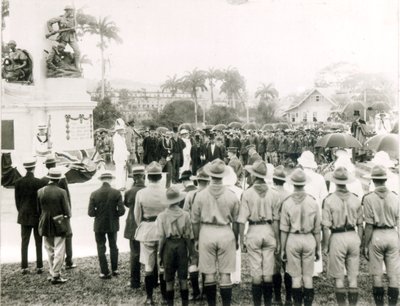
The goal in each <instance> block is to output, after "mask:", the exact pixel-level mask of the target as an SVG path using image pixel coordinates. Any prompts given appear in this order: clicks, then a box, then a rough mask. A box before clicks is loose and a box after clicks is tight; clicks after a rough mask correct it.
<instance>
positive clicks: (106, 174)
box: [50, 169, 115, 181]
mask: <svg viewBox="0 0 400 306" xmlns="http://www.w3.org/2000/svg"><path fill="white" fill-rule="evenodd" d="M50 170H51V169H50ZM114 178H115V176H114V175H112V173H111V172H109V171H105V172H103V173H102V174H101V175H100V176H99V180H100V181H102V180H112V179H114Z"/></svg>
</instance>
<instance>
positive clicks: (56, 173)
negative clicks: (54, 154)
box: [46, 168, 63, 180]
mask: <svg viewBox="0 0 400 306" xmlns="http://www.w3.org/2000/svg"><path fill="white" fill-rule="evenodd" d="M46 177H47V178H49V179H51V180H59V179H62V178H63V175H62V172H61V170H60V169H57V168H51V169H50V170H49V173H47V175H46Z"/></svg>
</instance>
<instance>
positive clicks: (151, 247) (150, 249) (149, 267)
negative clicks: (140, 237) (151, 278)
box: [139, 241, 158, 272]
mask: <svg viewBox="0 0 400 306" xmlns="http://www.w3.org/2000/svg"><path fill="white" fill-rule="evenodd" d="M157 249H158V241H141V242H140V259H139V261H140V263H142V264H143V265H144V270H145V272H151V271H153V270H154V267H155V265H156V264H157Z"/></svg>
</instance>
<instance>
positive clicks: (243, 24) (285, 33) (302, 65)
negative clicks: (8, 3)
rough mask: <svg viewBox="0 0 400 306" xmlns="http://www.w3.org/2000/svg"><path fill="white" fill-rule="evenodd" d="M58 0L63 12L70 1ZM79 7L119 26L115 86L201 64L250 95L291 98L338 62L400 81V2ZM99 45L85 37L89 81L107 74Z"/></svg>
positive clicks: (155, 0)
mask: <svg viewBox="0 0 400 306" xmlns="http://www.w3.org/2000/svg"><path fill="white" fill-rule="evenodd" d="M57 1H58V0H57ZM71 1H72V0H71ZM52 2H53V3H52V5H54V2H55V1H52ZM59 2H60V9H61V10H60V11H61V12H62V7H63V6H64V4H66V3H68V1H61V0H60V1H59ZM74 2H75V3H74V5H75V6H76V7H84V8H85V11H86V12H87V13H90V14H93V15H95V16H110V18H111V19H112V20H114V21H115V22H116V24H117V25H118V26H119V27H120V30H121V31H120V36H121V37H122V38H123V40H124V42H123V44H121V45H116V44H115V43H111V45H110V48H109V49H108V50H107V56H108V57H109V58H110V62H111V68H110V70H109V71H108V79H112V78H122V79H130V80H132V81H135V82H143V83H155V84H160V83H162V82H163V81H164V80H165V79H166V77H167V75H174V74H175V73H176V74H178V76H179V75H182V74H183V73H184V72H185V71H188V70H192V69H193V68H194V67H198V68H200V69H208V68H209V67H215V68H225V67H228V66H232V67H237V68H238V69H239V71H240V72H241V73H242V74H243V75H244V76H245V78H246V81H247V87H248V89H249V90H250V91H251V92H253V91H254V90H255V89H256V88H257V86H258V85H260V83H262V82H264V83H270V82H272V83H274V84H275V86H276V88H277V89H278V90H279V91H280V93H281V95H285V94H288V93H291V92H295V91H299V90H301V89H304V88H308V87H310V86H312V82H313V79H314V76H315V73H316V72H317V71H318V70H320V69H321V68H323V67H325V66H326V65H329V64H331V63H333V62H338V61H348V62H352V63H356V64H358V65H359V66H360V68H361V69H362V70H364V71H368V72H381V73H384V74H385V75H387V77H389V78H390V79H392V80H393V81H395V80H396V79H397V68H398V63H397V61H398V24H397V22H398V19H397V14H398V7H397V6H398V4H397V1H395V0H385V1H379V0H377V1H372V0H360V1H358V0H303V1H300V0H250V1H249V2H248V3H247V4H244V5H230V4H228V3H227V1H226V0H113V1H110V0H107V1H106V0H75V1H74ZM69 3H73V1H72V2H69ZM61 12H60V13H61ZM95 44H96V42H95V41H94V38H90V37H86V36H85V37H84V38H83V39H82V42H81V49H82V53H84V54H87V55H89V56H90V57H91V58H92V60H93V63H94V65H93V67H90V66H87V67H85V77H87V78H99V77H100V61H99V58H100V54H99V50H98V49H97V48H96V46H95Z"/></svg>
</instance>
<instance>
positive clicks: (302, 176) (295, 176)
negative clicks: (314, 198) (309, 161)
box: [288, 168, 307, 186]
mask: <svg viewBox="0 0 400 306" xmlns="http://www.w3.org/2000/svg"><path fill="white" fill-rule="evenodd" d="M288 182H289V183H290V184H292V185H294V186H304V185H305V184H306V183H307V176H306V173H305V172H304V170H303V169H300V168H296V169H294V170H293V172H292V174H291V175H290V176H289V178H288Z"/></svg>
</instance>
